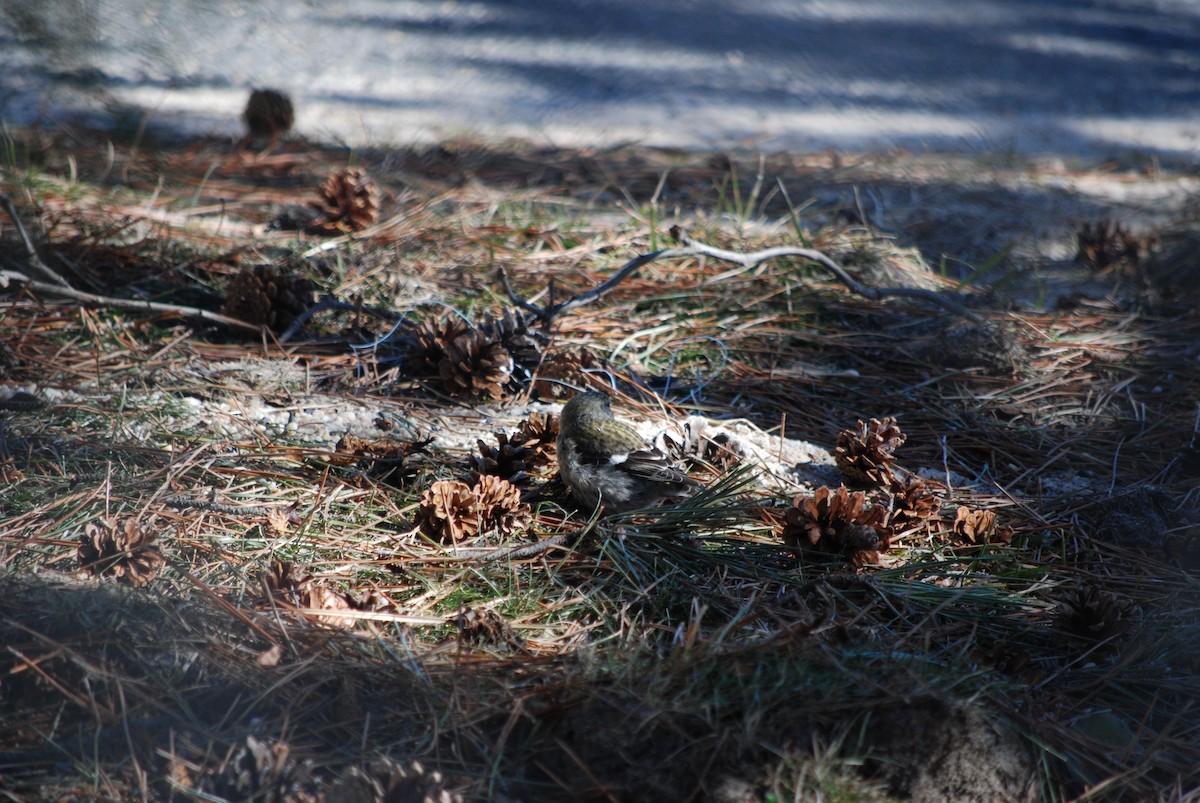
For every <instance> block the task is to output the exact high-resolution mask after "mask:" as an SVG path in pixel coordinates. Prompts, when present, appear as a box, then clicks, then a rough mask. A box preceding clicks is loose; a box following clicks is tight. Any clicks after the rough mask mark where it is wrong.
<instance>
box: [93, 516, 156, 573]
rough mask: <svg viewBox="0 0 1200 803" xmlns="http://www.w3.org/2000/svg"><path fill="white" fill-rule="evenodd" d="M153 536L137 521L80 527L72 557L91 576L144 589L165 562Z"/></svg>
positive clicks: (103, 522) (101, 523)
mask: <svg viewBox="0 0 1200 803" xmlns="http://www.w3.org/2000/svg"><path fill="white" fill-rule="evenodd" d="M155 538H156V536H155V534H154V533H152V532H150V531H149V530H144V529H142V528H141V527H140V526H138V522H137V519H125V520H124V521H122V522H112V521H101V522H90V523H89V524H88V525H87V526H86V527H84V528H83V535H81V536H80V538H79V547H78V548H77V549H76V550H75V556H76V558H78V560H79V566H80V568H83V569H86V570H87V571H89V572H91V574H92V575H93V576H100V575H105V574H111V575H112V576H113V577H115V578H117V581H118V582H121V583H125V584H126V585H131V586H143V585H146V584H147V583H149V582H150V581H151V580H153V579H154V576H155V575H156V574H158V570H159V569H161V568H162V567H163V565H164V564H165V563H166V562H167V559H166V558H165V557H163V554H162V552H160V551H159V549H158V547H156V546H154V540H155Z"/></svg>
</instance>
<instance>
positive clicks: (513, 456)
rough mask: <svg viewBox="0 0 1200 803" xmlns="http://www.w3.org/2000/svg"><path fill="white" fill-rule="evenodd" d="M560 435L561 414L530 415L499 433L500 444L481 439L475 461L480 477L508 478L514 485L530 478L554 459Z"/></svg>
mask: <svg viewBox="0 0 1200 803" xmlns="http://www.w3.org/2000/svg"><path fill="white" fill-rule="evenodd" d="M557 438H558V417H557V416H543V415H541V414H539V413H532V414H530V416H529V418H528V419H526V420H524V421H522V422H521V423H520V425H518V426H517V429H516V431H515V432H513V433H512V434H511V435H506V434H504V433H502V432H497V433H496V441H497V445H496V446H489V445H488V444H487V443H485V442H484V441H483V440H477V441H476V443H477V444H478V445H479V455H478V456H477V457H475V458H474V460H473V461H472V469H473V472H474V475H475V477H476V479H477V478H478V477H480V476H482V475H485V474H489V475H492V476H495V477H500V478H502V479H506V480H508V481H509V482H511V483H513V484H514V485H520V484H523V483H525V482H527V481H528V480H529V471H530V470H531V469H534V468H538V467H541V466H546V465H549V464H550V463H552V462H553V461H554V453H555V451H556V447H557V444H556V440H557Z"/></svg>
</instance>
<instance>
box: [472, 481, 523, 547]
mask: <svg viewBox="0 0 1200 803" xmlns="http://www.w3.org/2000/svg"><path fill="white" fill-rule="evenodd" d="M475 493H476V495H477V496H478V497H479V510H480V514H481V515H482V517H483V520H484V521H485V522H487V523H488V524H490V525H492V526H494V527H495V528H496V530H497V531H498V532H499V534H500V535H502V536H506V535H511V534H512V533H513V532H514V531H516V530H517V529H519V528H520V527H523V526H524V525H525V524H526V522H527V521H528V519H529V505H526V504H524V503H522V502H521V489H520V488H518V487H516V486H515V485H513V484H512V483H511V482H509V481H508V480H505V479H501V478H500V477H493V476H490V475H484V476H482V477H480V478H479V483H478V484H477V485H476V486H475Z"/></svg>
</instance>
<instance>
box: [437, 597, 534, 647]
mask: <svg viewBox="0 0 1200 803" xmlns="http://www.w3.org/2000/svg"><path fill="white" fill-rule="evenodd" d="M454 624H456V625H457V626H458V637H459V639H461V640H462V641H464V642H466V643H468V644H487V645H494V646H505V647H511V648H513V649H517V650H523V649H525V646H526V645H525V641H524V639H522V638H521V637H520V636H518V635H517V634H516V632H514V631H513V628H512V625H510V624H509V623H508V620H507V619H505V618H504V617H503V616H501V615H500V614H498V613H496V612H495V611H493V610H490V609H488V608H471V607H469V606H466V607H463V608H460V609H459V611H458V615H457V616H455V617H454Z"/></svg>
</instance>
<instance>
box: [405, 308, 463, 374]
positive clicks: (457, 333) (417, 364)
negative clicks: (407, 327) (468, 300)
mask: <svg viewBox="0 0 1200 803" xmlns="http://www.w3.org/2000/svg"><path fill="white" fill-rule="evenodd" d="M470 331H471V323H470V322H469V321H467V320H466V319H464V318H461V317H459V316H457V315H449V316H446V317H444V318H435V319H433V320H428V321H425V322H423V323H422V324H421V325H419V326H417V327H416V328H415V329H413V330H412V331H411V332H410V333H409V334H408V335H407V336H406V337H405V339H404V366H405V370H406V371H407V373H408V374H409V375H410V376H417V377H432V376H437V375H438V366H439V365H440V364H441V362H442V360H443V359H445V357H446V349H448V348H449V347H450V344H451V343H453V342H454V341H455V340H457V339H458V338H459V337H461V336H463V335H465V334H467V333H468V332H470Z"/></svg>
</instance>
